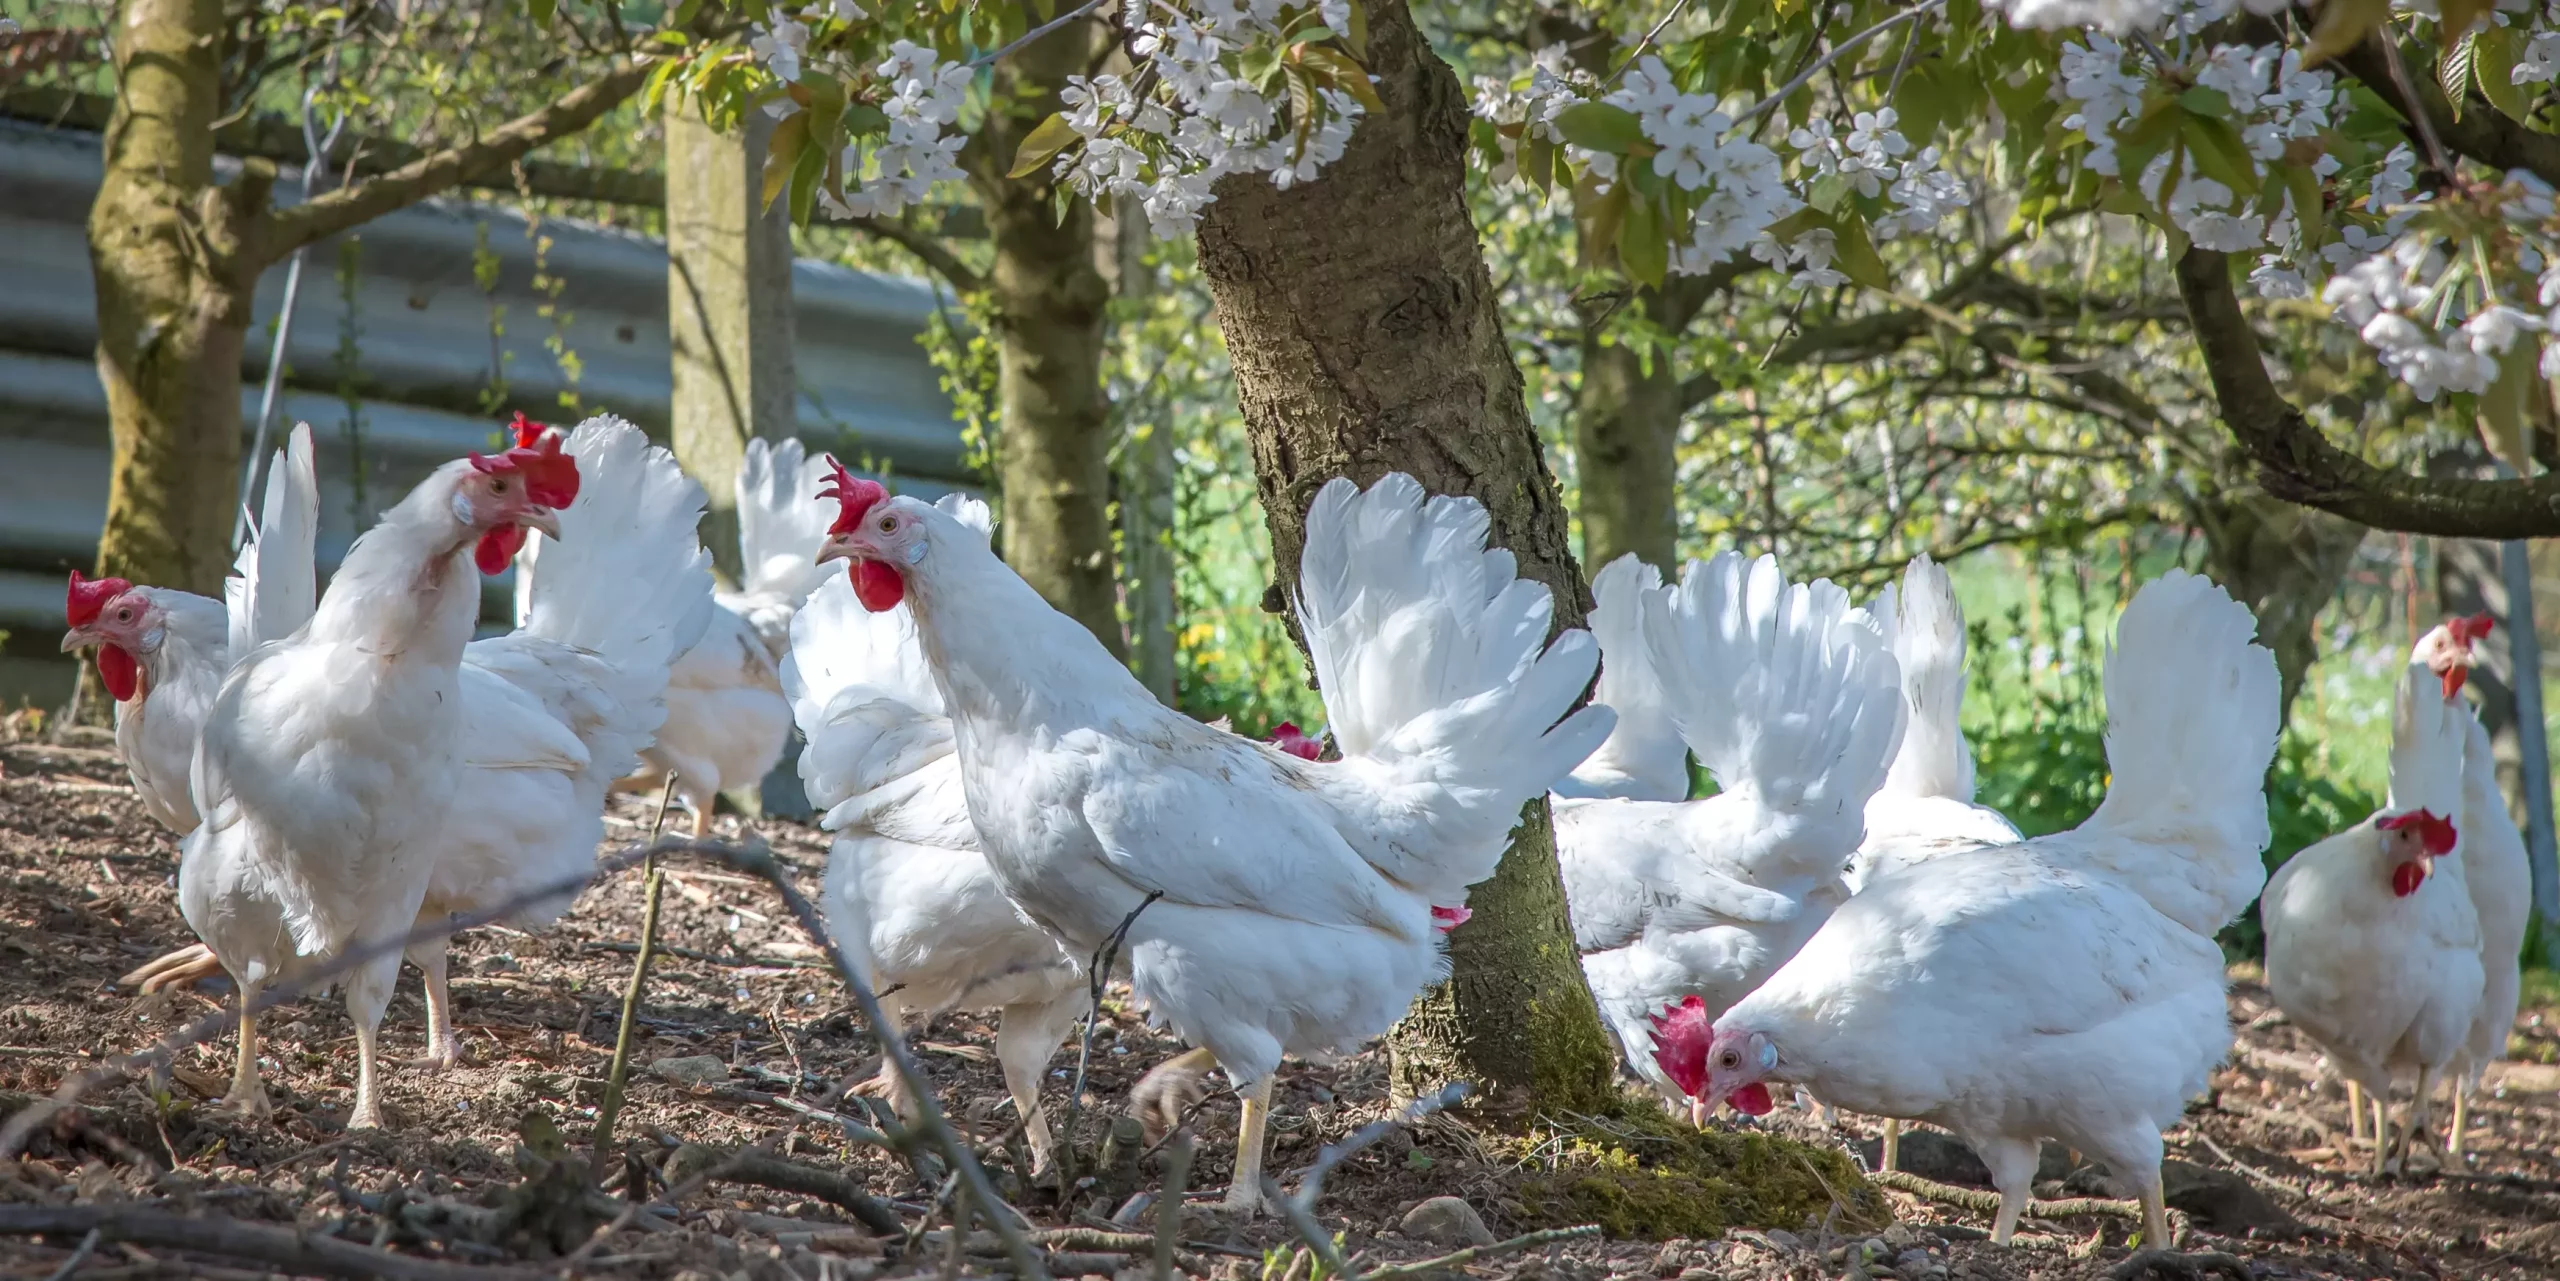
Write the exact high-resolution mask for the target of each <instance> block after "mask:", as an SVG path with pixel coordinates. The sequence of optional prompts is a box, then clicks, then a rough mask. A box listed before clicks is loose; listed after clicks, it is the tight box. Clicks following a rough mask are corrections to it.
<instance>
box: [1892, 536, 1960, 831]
mask: <svg viewBox="0 0 2560 1281" xmlns="http://www.w3.org/2000/svg"><path fill="white" fill-rule="evenodd" d="M1874 612H1875V615H1876V621H1877V622H1879V623H1882V624H1883V625H1884V627H1885V629H1886V633H1887V634H1888V635H1889V636H1890V637H1891V639H1892V642H1893V657H1894V661H1895V662H1896V663H1898V664H1899V665H1900V666H1901V668H1902V697H1903V700H1904V702H1906V703H1907V704H1909V712H1910V720H1909V722H1908V723H1907V724H1906V725H1905V727H1904V729H1903V731H1902V750H1901V751H1899V752H1896V753H1895V754H1894V757H1893V768H1892V769H1890V770H1887V771H1886V772H1885V778H1884V787H1883V789H1882V790H1883V791H1885V792H1887V793H1890V794H1892V795H1896V796H1943V797H1946V798H1948V799H1949V800H1957V801H1966V802H1971V801H1972V800H1973V745H1972V744H1970V743H1968V742H1966V741H1965V738H1964V729H1963V727H1962V724H1961V721H1962V718H1963V715H1964V681H1965V672H1964V649H1965V636H1964V610H1963V609H1962V607H1960V606H1958V605H1957V604H1956V589H1955V584H1954V583H1952V582H1950V581H1949V580H1948V578H1947V569H1946V566H1944V565H1940V564H1938V563H1937V562H1935V561H1932V560H1930V559H1929V558H1928V557H1926V556H1916V557H1913V558H1912V561H1911V564H1910V565H1909V566H1908V567H1907V568H1905V569H1904V570H1903V571H1902V589H1901V591H1900V592H1898V593H1897V592H1896V591H1895V590H1894V589H1893V588H1892V587H1889V586H1888V587H1886V588H1885V590H1884V594H1883V595H1882V596H1881V597H1879V598H1878V599H1877V601H1876V603H1875V606H1874Z"/></svg>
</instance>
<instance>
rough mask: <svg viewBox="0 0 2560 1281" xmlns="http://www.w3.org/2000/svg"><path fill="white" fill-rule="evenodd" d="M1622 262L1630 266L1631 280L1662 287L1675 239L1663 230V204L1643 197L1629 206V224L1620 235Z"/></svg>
mask: <svg viewBox="0 0 2560 1281" xmlns="http://www.w3.org/2000/svg"><path fill="white" fill-rule="evenodd" d="M1618 261H1619V262H1620V263H1622V264H1624V265H1625V266H1626V269H1627V278H1628V279H1630V280H1633V281H1635V282H1636V283H1637V284H1640V285H1651V286H1655V287H1660V285H1661V284H1662V277H1663V273H1665V272H1667V271H1669V270H1670V269H1671V238H1670V236H1669V234H1668V233H1666V232H1665V231H1664V230H1663V226H1662V207H1661V205H1660V203H1659V202H1657V201H1655V200H1652V199H1647V198H1641V197H1640V198H1637V199H1635V200H1633V201H1631V202H1629V203H1628V205H1627V225H1626V228H1625V230H1623V231H1621V232H1620V233H1619V234H1618Z"/></svg>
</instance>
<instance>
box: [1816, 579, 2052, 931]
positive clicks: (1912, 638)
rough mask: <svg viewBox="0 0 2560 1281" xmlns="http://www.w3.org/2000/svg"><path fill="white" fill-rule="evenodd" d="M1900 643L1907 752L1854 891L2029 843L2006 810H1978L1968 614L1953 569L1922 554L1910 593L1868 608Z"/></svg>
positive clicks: (1875, 808)
mask: <svg viewBox="0 0 2560 1281" xmlns="http://www.w3.org/2000/svg"><path fill="white" fill-rule="evenodd" d="M1868 608H1869V609H1870V611H1871V612H1873V613H1874V614H1875V616H1876V621H1877V622H1879V623H1882V624H1883V625H1884V628H1885V633H1886V635H1888V636H1889V637H1891V638H1892V643H1893V657H1894V661H1895V663H1896V664H1897V665H1898V666H1900V668H1901V669H1902V698H1903V702H1904V704H1905V707H1906V711H1907V715H1906V718H1905V720H1904V724H1903V731H1902V748H1901V750H1900V751H1898V752H1896V753H1894V757H1893V768H1892V769H1891V770H1889V771H1888V772H1887V773H1886V774H1885V776H1884V786H1882V787H1880V788H1878V789H1876V794H1875V796H1874V797H1872V798H1870V799H1869V800H1868V801H1867V835H1866V839H1865V840H1864V841H1863V842H1861V843H1860V844H1859V846H1858V854H1857V858H1856V859H1855V860H1853V861H1852V862H1851V864H1850V867H1849V889H1850V891H1851V892H1853V893H1854V892H1856V890H1857V889H1858V887H1860V886H1862V885H1864V884H1866V882H1867V881H1868V880H1869V879H1870V878H1872V877H1875V876H1879V875H1883V874H1884V873H1886V872H1889V871H1891V870H1892V869H1894V868H1897V867H1901V866H1904V865H1906V864H1909V863H1916V862H1919V861H1921V860H1924V859H1927V858H1930V857H1933V856H1935V855H1938V854H1943V853H1949V852H1952V851H1955V850H1964V849H1979V848H1980V847H1982V846H1985V845H2007V844H2010V843H2012V842H2014V841H2018V840H2021V839H2023V838H2022V837H2021V836H2020V835H2019V833H2018V828H2017V825H2016V824H2013V823H2011V822H2010V821H2009V820H2008V819H2007V818H2005V817H2003V816H2002V815H2001V813H2000V811H1998V810H1995V809H1992V808H1990V807H1988V806H1983V805H1976V804H1974V803H1973V745H1972V744H1971V743H1968V742H1966V741H1965V737H1964V728H1963V724H1962V719H1963V715H1964V686H1965V669H1964V652H1965V635H1964V610H1963V608H1962V607H1960V606H1958V605H1957V604H1956V591H1955V584H1954V583H1953V582H1951V581H1950V580H1949V579H1948V577H1947V569H1946V566H1944V565H1940V564H1938V563H1937V562H1935V561H1932V560H1930V559H1929V558H1928V557H1926V556H1915V557H1913V558H1912V560H1911V563H1910V564H1909V565H1907V566H1905V567H1904V568H1903V571H1902V586H1901V589H1900V590H1899V591H1896V590H1895V589H1894V588H1893V587H1892V586H1887V587H1886V588H1885V589H1884V591H1883V593H1882V594H1880V595H1879V596H1878V597H1877V598H1876V603H1875V604H1874V605H1872V606H1869V607H1868Z"/></svg>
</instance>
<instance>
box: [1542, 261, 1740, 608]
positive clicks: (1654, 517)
mask: <svg viewBox="0 0 2560 1281" xmlns="http://www.w3.org/2000/svg"><path fill="white" fill-rule="evenodd" d="M1709 291H1710V285H1709V283H1708V282H1707V281H1706V280H1705V279H1703V278H1701V277H1696V276H1681V277H1675V278H1673V279H1671V280H1669V281H1666V282H1664V284H1663V287H1662V288H1660V289H1645V290H1642V291H1640V292H1639V293H1638V294H1637V295H1636V298H1635V300H1634V301H1632V302H1631V303H1629V304H1627V305H1628V306H1630V307H1632V308H1636V309H1638V310H1640V311H1641V312H1642V313H1643V315H1644V318H1645V319H1646V320H1647V321H1649V322H1651V324H1652V325H1654V326H1655V327H1656V328H1659V329H1661V330H1662V331H1663V332H1665V333H1669V334H1678V333H1680V332H1681V331H1683V330H1685V329H1687V328H1688V327H1689V322H1690V320H1692V319H1693V318H1695V317H1696V316H1697V314H1698V309H1699V307H1700V306H1702V305H1703V304H1704V303H1705V302H1706V299H1707V296H1708V293H1709ZM1608 337H1609V322H1608V319H1607V318H1606V317H1601V318H1595V319H1594V320H1593V321H1592V322H1591V323H1587V324H1585V325H1584V326H1583V329H1582V384H1581V387H1580V389H1579V391H1578V392H1577V393H1576V397H1575V400H1574V405H1573V448H1574V466H1575V468H1576V471H1577V473H1578V475H1579V478H1580V481H1581V485H1580V488H1581V491H1582V503H1581V507H1580V510H1579V511H1578V512H1577V514H1578V515H1580V516H1581V517H1582V563H1583V564H1586V565H1606V564H1608V563H1609V562H1611V561H1613V560H1616V559H1617V558H1618V557H1620V556H1623V555H1625V554H1626V553H1628V552H1634V553H1635V554H1636V555H1638V556H1640V557H1642V558H1644V561H1645V563H1647V564H1649V565H1652V566H1654V567H1656V568H1658V569H1660V570H1661V571H1662V572H1663V573H1665V574H1672V573H1677V572H1678V571H1679V568H1680V566H1679V552H1678V550H1677V548H1678V543H1679V533H1680V528H1679V511H1678V502H1677V499H1678V491H1679V467H1678V458H1677V453H1678V447H1679V444H1680V420H1681V418H1682V417H1683V416H1684V415H1685V414H1686V413H1687V412H1688V408H1689V404H1690V398H1689V389H1688V387H1687V386H1686V385H1684V384H1683V382H1682V380H1681V378H1680V374H1679V371H1678V370H1677V369H1675V368H1674V367H1673V364H1672V360H1671V354H1670V353H1669V352H1655V353H1653V355H1652V357H1651V359H1647V358H1646V356H1645V354H1644V353H1642V352H1640V351H1638V350H1637V349H1636V348H1634V347H1632V346H1630V345H1628V344H1627V343H1626V342H1625V341H1623V339H1621V340H1619V341H1604V339H1607V338H1608Z"/></svg>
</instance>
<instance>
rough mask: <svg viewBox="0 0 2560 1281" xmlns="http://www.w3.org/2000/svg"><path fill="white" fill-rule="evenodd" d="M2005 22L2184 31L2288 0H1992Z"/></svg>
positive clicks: (2277, 8)
mask: <svg viewBox="0 0 2560 1281" xmlns="http://www.w3.org/2000/svg"><path fill="white" fill-rule="evenodd" d="M1990 7H1991V8H1993V9H1997V10H1999V11H2001V12H2003V13H2005V14H2007V15H2008V18H2009V24H2010V25H2011V26H2016V27H2027V28H2032V29H2036V30H2053V29H2055V28H2060V27H2094V28H2096V29H2098V30H2101V31H2106V32H2111V33H2114V34H2117V35H2121V34H2123V33H2125V32H2127V31H2135V30H2158V29H2160V28H2161V27H2164V26H2171V25H2175V26H2177V27H2179V28H2180V29H2182V30H2183V31H2185V32H2186V33H2187V34H2190V35H2192V34H2194V33H2195V32H2196V31H2199V30H2202V29H2203V27H2204V26H2205V25H2206V24H2208V23H2211V22H2215V21H2218V20H2220V19H2222V18H2224V17H2227V16H2229V15H2230V13H2231V11H2232V10H2234V9H2243V8H2245V9H2247V10H2248V11H2249V12H2251V13H2254V14H2257V15H2259V16H2261V17H2266V16H2270V15H2273V14H2278V13H2282V12H2284V11H2285V10H2286V9H2289V8H2291V7H2292V0H1991V3H1990Z"/></svg>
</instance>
